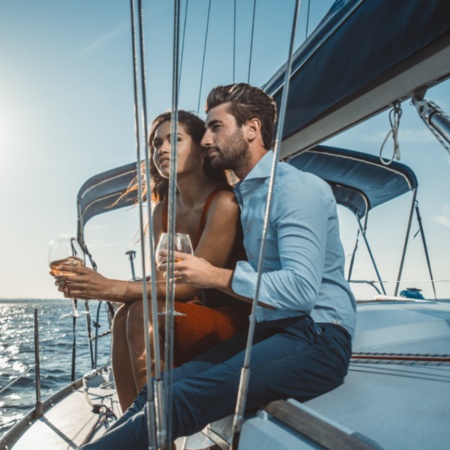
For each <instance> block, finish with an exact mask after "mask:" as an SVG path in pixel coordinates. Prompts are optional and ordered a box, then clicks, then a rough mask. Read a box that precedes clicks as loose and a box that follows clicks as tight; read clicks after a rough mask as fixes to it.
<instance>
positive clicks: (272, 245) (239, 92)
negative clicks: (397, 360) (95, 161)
mask: <svg viewBox="0 0 450 450" xmlns="http://www.w3.org/2000/svg"><path fill="white" fill-rule="evenodd" d="M206 110H207V120H206V132H205V135H204V137H203V140H202V145H203V146H204V147H205V148H206V151H207V154H208V157H209V158H210V160H211V164H212V166H213V167H215V168H221V169H231V170H233V171H234V172H235V174H236V176H237V177H238V178H239V179H240V180H241V181H240V182H239V183H238V184H237V185H236V187H235V193H236V197H237V199H238V202H239V205H240V208H241V222H242V226H243V230H244V236H245V239H244V245H245V250H246V252H247V257H248V261H239V262H238V263H237V265H236V268H235V270H234V271H232V270H228V269H221V268H217V267H213V266H211V265H210V264H209V263H208V262H206V261H204V260H202V259H199V258H196V257H194V256H192V255H186V254H183V253H177V252H176V253H175V258H176V259H177V260H179V262H177V263H176V264H175V266H174V267H175V269H174V270H175V277H176V279H177V280H178V281H180V282H182V283H188V284H191V285H193V286H196V287H199V288H216V289H221V290H223V291H226V292H229V293H232V294H233V295H235V296H236V297H238V298H240V299H241V300H243V301H249V302H250V301H252V298H253V296H254V292H255V285H256V280H257V265H258V258H259V251H260V246H261V236H262V231H263V223H264V216H265V203H266V198H267V192H268V185H269V177H270V172H271V167H272V158H273V153H272V152H271V151H269V149H270V147H271V145H272V139H273V130H274V123H275V120H276V106H275V103H274V101H273V100H272V99H271V98H270V97H269V96H268V95H267V94H265V93H264V92H263V91H262V90H260V89H258V88H256V87H253V86H250V85H247V84H243V83H240V84H235V85H229V86H219V87H217V88H215V89H213V90H212V91H211V92H210V94H209V96H208V99H207V107H206ZM273 195H274V196H273V205H272V210H271V214H270V219H269V225H268V233H267V241H266V251H265V259H264V264H263V271H262V275H261V285H260V293H259V298H258V306H257V310H256V320H257V324H256V327H255V336H254V341H253V347H252V357H251V362H250V383H249V390H248V395H247V402H246V406H247V407H248V408H252V407H256V406H258V405H262V404H265V403H268V402H270V401H272V400H276V399H280V398H289V397H293V398H296V399H297V400H300V401H305V400H308V399H310V398H312V397H315V396H317V395H320V394H322V393H324V392H327V391H329V390H331V389H333V388H335V387H336V386H338V385H340V384H341V383H342V381H343V379H344V377H345V375H346V373H347V369H348V364H349V361H350V355H351V337H352V335H353V333H354V329H355V309H356V308H355V300H354V297H353V295H352V293H351V291H350V289H349V286H348V284H347V282H346V281H345V279H344V255H343V250H342V246H341V242H340V239H339V227H338V219H337V213H336V203H335V200H334V197H333V195H332V192H331V189H330V188H329V186H328V185H327V184H326V183H325V182H324V181H322V180H320V179H319V178H317V177H316V176H314V175H311V174H307V173H304V172H301V171H299V170H297V169H295V168H293V167H292V166H290V165H288V164H285V163H279V164H278V168H277V174H276V181H275V187H274V193H273ZM158 269H159V270H165V269H166V265H165V264H162V265H161V266H159V267H158ZM245 344H246V337H245V336H235V337H234V338H231V339H230V340H228V341H225V342H224V343H222V344H220V345H219V346H218V347H216V348H215V349H213V350H211V351H209V352H207V353H206V354H204V355H202V356H200V357H198V358H196V359H195V360H193V361H191V362H189V363H187V364H185V365H183V366H182V367H180V368H178V369H175V370H174V372H173V380H174V384H173V401H172V429H173V438H174V439H175V438H177V437H179V436H187V435H191V434H193V433H194V432H196V431H199V430H201V429H202V428H203V427H204V426H205V425H207V424H208V423H209V422H212V421H215V420H218V419H220V418H222V417H225V416H227V415H230V414H232V413H233V412H234V409H235V404H236V394H237V391H238V386H239V378H240V371H241V368H242V365H243V360H244V352H245ZM145 399H146V391H145V389H144V390H143V391H142V392H141V394H140V396H139V397H138V399H137V400H136V402H135V403H134V405H133V406H132V407H131V408H130V409H129V410H128V411H127V412H126V414H125V415H124V416H123V418H121V419H120V421H119V423H118V424H117V425H116V426H115V427H114V429H113V430H111V431H109V432H108V433H107V434H106V435H105V436H104V437H103V438H102V439H100V441H98V444H101V445H99V446H96V445H95V444H94V445H92V446H91V445H88V446H86V447H85V448H86V449H88V448H89V449H91V448H92V449H94V448H95V449H100V448H105V449H106V448H107V449H108V450H112V449H116V448H117V449H119V448H146V446H147V445H148V444H147V431H146V426H145V424H146V409H145V407H143V406H144V403H145ZM102 442H103V443H102Z"/></svg>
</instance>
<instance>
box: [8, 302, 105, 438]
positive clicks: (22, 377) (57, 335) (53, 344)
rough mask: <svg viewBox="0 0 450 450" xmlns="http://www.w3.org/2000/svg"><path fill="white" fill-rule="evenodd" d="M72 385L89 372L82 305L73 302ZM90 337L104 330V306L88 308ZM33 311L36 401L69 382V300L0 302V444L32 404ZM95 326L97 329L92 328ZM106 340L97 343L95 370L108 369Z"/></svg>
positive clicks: (70, 365)
mask: <svg viewBox="0 0 450 450" xmlns="http://www.w3.org/2000/svg"><path fill="white" fill-rule="evenodd" d="M78 303H79V304H78V307H77V309H78V311H79V312H80V316H79V317H78V318H77V319H76V326H75V337H76V365H75V379H77V378H79V377H80V376H82V375H84V374H85V373H87V372H89V371H90V370H91V357H90V354H91V352H90V346H89V341H88V332H87V324H86V314H82V311H85V306H84V305H85V302H84V301H82V302H78ZM89 308H90V312H91V314H90V316H91V324H92V333H95V329H96V328H98V330H99V334H102V333H105V332H107V331H108V330H109V328H110V327H109V320H108V314H107V305H106V303H105V302H97V301H91V302H89ZM35 310H37V317H38V324H39V325H38V330H39V342H40V351H39V356H40V383H41V400H42V401H43V400H45V399H46V398H47V397H49V396H50V395H52V394H54V393H56V392H58V391H59V390H60V389H62V388H64V387H65V386H66V385H67V384H68V383H70V382H71V369H72V349H73V346H74V345H73V343H74V329H73V322H74V321H73V316H72V315H71V312H72V303H71V301H70V300H65V299H64V300H41V299H39V300H36V299H20V300H19V299H14V300H7V299H3V300H1V299H0V438H1V437H2V436H3V435H4V434H5V432H6V431H8V430H9V429H10V428H11V427H12V426H13V425H14V424H15V423H16V422H17V421H18V420H20V419H21V418H22V417H23V416H24V415H25V414H26V413H27V412H29V411H30V410H31V409H32V408H33V407H34V404H35V402H36V379H35V372H36V371H35V351H34V348H35V344H34V342H35V339H34V336H35V327H34V314H35V313H34V311H35ZM94 323H98V325H99V326H98V327H94V326H93V325H94ZM110 348H111V339H110V335H109V334H108V335H106V336H105V337H104V338H101V339H99V342H98V345H97V354H98V357H97V367H100V366H102V365H103V364H106V363H108V360H109V358H110Z"/></svg>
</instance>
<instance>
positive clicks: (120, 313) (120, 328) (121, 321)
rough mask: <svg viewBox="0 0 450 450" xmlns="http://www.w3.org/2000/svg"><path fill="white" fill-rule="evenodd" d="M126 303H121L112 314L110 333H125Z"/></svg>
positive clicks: (127, 307) (127, 306)
mask: <svg viewBox="0 0 450 450" xmlns="http://www.w3.org/2000/svg"><path fill="white" fill-rule="evenodd" d="M128 309H129V305H128V304H123V305H121V306H120V307H119V308H118V309H117V311H116V312H115V314H114V318H113V323H112V333H113V335H114V334H122V333H125V330H126V326H127V316H128Z"/></svg>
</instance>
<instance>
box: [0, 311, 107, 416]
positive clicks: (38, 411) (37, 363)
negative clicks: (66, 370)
mask: <svg viewBox="0 0 450 450" xmlns="http://www.w3.org/2000/svg"><path fill="white" fill-rule="evenodd" d="M38 313H39V311H38V309H37V308H33V314H34V364H31V365H29V366H28V367H27V368H26V369H25V370H24V371H23V372H21V373H20V374H19V375H17V376H16V377H15V378H13V379H12V380H11V381H10V382H9V383H8V384H6V385H5V386H3V387H2V388H1V389H0V395H1V394H3V393H4V392H6V391H8V390H9V389H10V388H12V387H13V386H14V385H15V384H16V383H18V382H19V381H20V380H21V379H23V378H24V377H25V376H26V375H27V374H29V373H30V372H33V371H34V378H35V386H36V396H35V398H36V402H35V407H34V410H33V413H34V416H35V417H40V416H41V415H42V406H43V403H42V390H41V359H40V354H41V348H40V341H39V319H38ZM16 315H21V313H13V314H8V315H5V316H3V317H11V316H16ZM89 315H90V314H88V316H89ZM88 320H90V319H89V317H88ZM98 320H99V319H98V315H97V322H94V323H95V324H98ZM95 326H96V325H95ZM97 329H98V327H97ZM109 334H111V330H107V331H105V332H103V333H101V334H98V333H97V334H96V335H95V336H90V337H89V344H90V345H91V343H92V342H98V341H99V339H101V338H103V337H106V336H108V335H109ZM61 355H62V352H56V353H54V354H53V355H51V356H49V357H47V358H46V362H49V361H51V360H53V359H54V358H57V357H58V356H61ZM94 361H95V365H96V362H97V348H95V357H94ZM72 365H73V362H72ZM91 366H92V364H91ZM96 368H97V367H91V369H96ZM73 381H74V380H72V382H73Z"/></svg>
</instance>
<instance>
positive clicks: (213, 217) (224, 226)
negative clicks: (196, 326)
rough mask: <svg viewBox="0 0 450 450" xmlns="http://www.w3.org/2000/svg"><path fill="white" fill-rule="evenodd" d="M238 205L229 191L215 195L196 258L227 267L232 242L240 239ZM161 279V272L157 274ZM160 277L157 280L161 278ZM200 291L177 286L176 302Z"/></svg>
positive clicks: (186, 286) (185, 286)
mask: <svg viewBox="0 0 450 450" xmlns="http://www.w3.org/2000/svg"><path fill="white" fill-rule="evenodd" d="M239 220H240V219H239V205H238V203H237V201H236V198H235V196H234V194H233V192H231V191H223V192H221V193H220V194H218V195H217V197H216V198H215V199H214V201H213V202H212V203H211V206H210V208H209V211H208V215H207V218H206V224H205V228H204V230H203V233H202V235H201V238H200V240H199V242H198V244H197V247H196V249H195V253H194V254H195V256H197V257H198V258H202V259H204V260H206V261H207V262H209V263H210V264H212V265H213V266H215V267H219V268H223V267H226V265H227V264H228V261H229V260H230V257H231V255H232V253H233V249H234V246H235V241H236V239H237V238H238V236H239V232H238V231H239V226H240V222H239ZM158 274H159V276H160V277H161V278H162V279H163V280H164V279H165V278H164V272H163V271H158ZM161 278H160V279H161ZM202 290H203V289H200V288H196V287H193V286H191V285H188V284H181V283H177V284H176V286H175V297H176V299H177V300H179V301H180V300H181V301H183V300H189V299H191V298H193V297H195V296H196V295H198V294H200V292H201V291H202Z"/></svg>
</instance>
